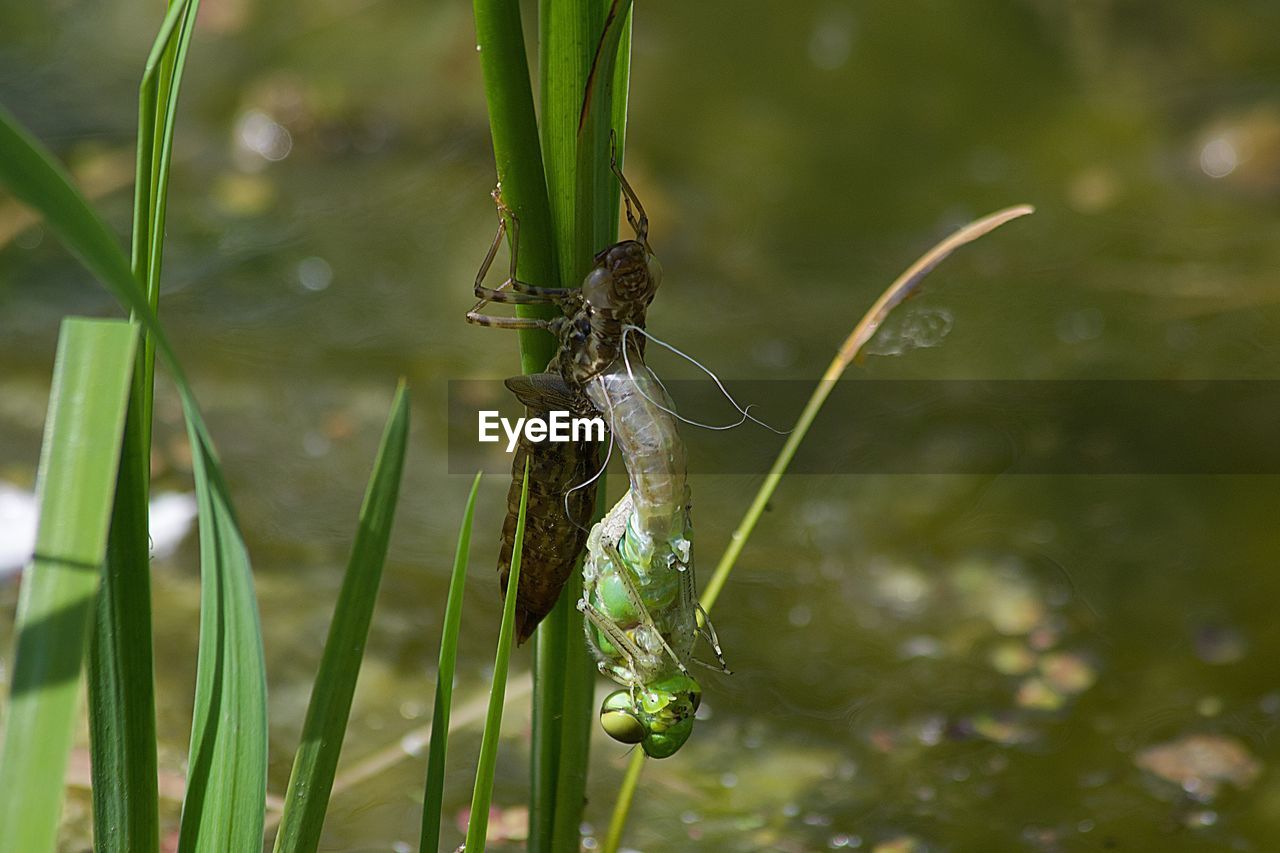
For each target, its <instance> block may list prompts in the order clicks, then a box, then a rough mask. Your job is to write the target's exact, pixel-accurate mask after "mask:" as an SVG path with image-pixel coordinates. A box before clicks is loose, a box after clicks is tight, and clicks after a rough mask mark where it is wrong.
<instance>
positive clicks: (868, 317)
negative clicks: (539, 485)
mask: <svg viewBox="0 0 1280 853" xmlns="http://www.w3.org/2000/svg"><path fill="white" fill-rule="evenodd" d="M1032 212H1034V208H1032V207H1031V206H1029V205H1017V206H1015V207H1009V208H1005V209H1004V210H999V211H996V212H995V213H992V214H990V215H989V216H984V217H983V218H981V219H978V220H976V221H974V222H971V223H969V224H968V225H966V226H964V227H963V228H961V229H959V230H958V231H956V232H955V233H953V234H952V235H951V236H949V237H947V238H946V239H944V240H943V241H942V242H940V243H938V244H937V245H936V246H934V247H933V248H932V249H930V250H929V251H927V252H925V253H924V254H923V255H921V256H920V258H918V259H917V260H916V262H915V263H913V264H912V265H911V266H910V267H908V268H907V269H906V270H905V271H904V272H903V273H902V275H900V276H898V278H897V279H896V280H895V281H894V282H893V284H891V285H889V287H888V288H887V289H886V290H885V291H884V293H882V294H880V298H879V299H877V300H876V301H875V304H873V305H872V306H871V308H870V309H869V310H868V311H867V313H866V314H864V315H863V317H862V319H861V320H859V321H858V324H857V325H856V326H854V327H853V331H851V332H850V333H849V336H848V337H847V338H845V341H844V343H843V344H841V346H840V349H839V350H838V351H837V352H836V355H835V358H833V359H832V360H831V364H829V365H827V369H826V372H825V373H823V375H822V379H820V380H819V381H818V385H817V387H816V388H814V389H813V394H811V395H810V397H809V401H808V402H807V403H806V404H805V407H804V410H803V411H802V412H801V413H800V417H799V418H797V419H796V424H795V426H794V427H792V429H791V433H790V434H789V435H788V436H787V440H786V443H784V444H783V446H782V450H781V451H779V452H778V456H777V458H776V459H774V462H773V465H772V467H770V469H769V473H768V475H766V476H765V479H764V482H763V483H761V484H760V488H759V490H757V492H756V495H755V498H754V499H752V501H751V505H750V506H749V507H747V511H746V513H744V514H743V516H742V521H740V522H739V523H738V526H737V528H736V529H735V530H734V531H733V534H732V535H731V536H730V537H729V544H728V546H727V547H726V548H725V550H724V554H723V555H722V556H721V557H720V562H719V563H717V564H716V568H715V571H714V572H713V573H712V576H711V580H710V581H709V582H708V583H707V585H706V587H705V588H704V590H703V593H702V598H701V604H702V608H703V611H704V612H707V613H709V612H710V611H711V608H712V607H713V606H714V605H715V603H716V599H717V598H719V597H720V592H721V590H723V589H724V585H725V583H726V582H727V581H728V579H729V574H730V572H732V571H733V567H734V566H735V565H736V564H737V562H738V557H739V556H741V554H742V549H743V548H744V547H746V544H747V540H748V539H749V538H751V534H752V532H754V531H755V527H756V524H757V522H759V521H760V517H761V516H762V515H763V514H764V510H765V507H766V506H767V505H768V503H769V500H770V499H771V498H772V497H773V493H774V491H775V490H777V488H778V484H779V483H780V482H782V476H783V475H784V474H785V473H786V471H787V467H788V466H789V465H790V464H791V460H792V459H793V458H795V455H796V451H797V450H799V449H800V443H801V442H803V441H804V438H805V435H806V434H807V433H808V432H809V428H810V427H811V426H812V425H813V421H814V419H815V418H817V416H818V412H819V411H821V409H822V406H823V404H824V403H826V401H827V397H829V396H830V395H831V392H832V390H834V388H835V383H836V381H837V380H839V379H840V377H841V376H842V375H844V372H845V371H846V370H847V369H848V368H849V365H851V364H853V362H854V361H856V360H857V358H858V356H859V354H861V352H862V348H863V347H865V346H866V345H867V343H868V342H869V341H870V340H871V339H872V338H873V337H874V336H875V333H876V332H877V331H878V330H879V328H880V326H881V325H882V324H883V323H884V321H885V318H887V317H888V316H889V313H890V312H891V311H893V309H894V308H896V307H897V306H898V305H900V304H902V302H903V301H904V300H905V299H907V298H908V297H909V296H911V295H912V294H913V293H915V291H916V290H917V289H918V288H919V286H920V283H921V282H922V281H923V280H924V277H925V276H926V275H928V274H929V273H930V272H931V271H932V270H933V269H934V267H936V266H937V265H938V264H940V263H942V261H943V260H945V259H946V258H947V256H948V255H950V254H951V253H952V252H954V251H955V250H956V249H958V248H960V247H961V246H964V245H966V244H968V243H972V242H973V241H974V240H977V239H978V238H979V237H982V236H983V235H985V234H989V233H990V232H992V231H994V230H995V229H997V228H999V227H1000V226H1001V225H1004V224H1005V223H1006V222H1009V221H1011V220H1013V219H1017V218H1019V217H1022V216H1026V215H1028V214H1030V213H1032ZM698 618H699V622H701V621H702V619H703V616H702V614H699V617H698ZM644 763H645V755H644V753H643V752H640V751H638V750H637V751H636V752H635V753H634V754H633V755H632V757H631V761H630V763H629V764H628V765H627V773H626V777H625V782H624V784H623V786H622V788H621V790H620V791H619V792H618V800H617V802H616V803H615V804H614V810H613V816H612V817H611V818H610V821H609V832H608V835H607V836H606V838H605V844H604V847H603V850H604V853H617V850H618V845H619V844H620V843H621V841H622V832H623V830H624V829H625V827H626V823H627V817H628V815H629V814H630V812H631V804H632V801H633V799H634V797H635V792H636V788H637V785H638V782H639V778H640V772H641V770H642V769H643V767H644Z"/></svg>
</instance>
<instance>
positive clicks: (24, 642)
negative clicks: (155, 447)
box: [0, 319, 138, 851]
mask: <svg viewBox="0 0 1280 853" xmlns="http://www.w3.org/2000/svg"><path fill="white" fill-rule="evenodd" d="M137 331H138V330H137V327H136V326H135V325H133V324H131V323H125V322H122V321H118V320H114V321H113V320H84V319H69V320H66V321H64V322H63V325H62V334H61V336H60V337H59V340H58V356H57V365H56V368H55V372H54V379H53V388H52V393H51V397H50V403H49V415H48V421H47V423H46V426H45V436H44V447H43V450H42V451H41V459H40V475H39V481H40V482H39V486H38V491H39V499H40V526H39V529H38V531H37V534H36V556H35V558H34V560H33V561H32V562H31V564H30V565H29V566H28V567H27V570H26V572H25V575H24V580H23V587H22V600H21V602H20V604H19V608H18V626H17V653H16V656H15V662H14V672H13V681H12V684H11V685H10V699H9V717H8V721H7V725H6V728H5V739H4V751H3V754H0V850H14V851H26V850H32V851H38V850H53V849H54V847H55V844H56V839H57V829H58V818H59V813H60V811H61V807H62V794H63V777H64V775H65V774H66V768H67V756H68V754H69V753H70V750H71V739H72V735H73V732H74V726H75V721H76V716H77V715H76V711H77V706H78V700H79V686H80V668H81V662H82V659H83V656H84V648H85V635H86V633H87V631H88V625H89V615H90V613H91V612H92V609H93V598H94V593H95V591H96V589H97V586H98V578H99V572H100V569H101V566H102V561H103V558H104V556H105V553H106V547H107V528H108V522H109V519H110V513H111V503H112V497H113V493H114V486H115V478H116V470H117V465H118V463H119V459H120V442H121V438H122V436H123V432H124V422H125V411H126V407H127V403H128V397H129V383H130V379H131V377H132V374H133V359H134V353H135V350H136V346H137Z"/></svg>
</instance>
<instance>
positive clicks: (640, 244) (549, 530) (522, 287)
mask: <svg viewBox="0 0 1280 853" xmlns="http://www.w3.org/2000/svg"><path fill="white" fill-rule="evenodd" d="M611 166H612V169H613V173H614V175H616V176H617V178H618V183H619V185H620V186H621V188H622V192H623V197H624V198H625V200H626V211H627V221H628V222H629V223H630V224H631V227H632V228H633V229H634V231H635V239H633V240H623V241H620V242H618V243H615V244H614V245H612V246H609V247H608V248H606V249H604V250H603V251H601V252H600V253H599V254H597V255H596V256H595V262H594V265H593V266H592V269H591V272H590V273H589V274H588V275H587V277H586V279H585V281H584V282H583V284H582V287H581V288H561V287H539V286H536V285H532V284H528V283H526V282H523V281H520V280H519V279H518V278H517V276H516V263H517V259H518V253H519V245H520V241H519V236H520V230H519V229H520V223H519V221H518V220H517V219H516V217H515V216H514V215H513V213H512V211H511V210H510V209H509V208H508V207H507V206H506V205H505V204H504V203H503V201H502V196H501V192H500V189H499V190H494V192H493V199H494V202H495V203H496V204H497V208H498V231H497V234H496V235H495V236H494V238H493V243H492V244H491V245H490V246H489V251H488V253H487V254H486V255H485V258H484V262H483V263H482V264H481V265H480V271H479V273H478V274H477V275H476V282H475V294H476V297H477V298H478V299H479V300H480V301H479V302H478V303H477V304H476V305H475V307H474V308H472V310H471V311H470V312H468V313H467V321H468V322H470V323H475V324H477V325H481V326H492V327H496V328H503V329H546V330H547V331H549V332H551V333H552V334H553V335H555V336H556V338H557V340H558V341H559V347H558V349H557V350H556V354H555V356H554V357H553V358H552V359H551V362H550V363H549V364H548V365H547V370H546V371H545V372H543V373H538V374H534V375H531V376H517V377H513V378H511V379H508V380H507V383H506V384H507V387H508V388H510V389H511V390H512V391H513V392H514V393H515V394H516V396H517V397H518V398H519V399H520V401H521V402H523V403H524V404H525V406H526V408H527V409H529V413H530V414H538V413H543V412H547V411H550V410H553V409H561V410H565V411H569V412H572V413H576V414H584V413H590V414H595V413H596V409H595V407H594V406H593V404H592V402H591V400H590V399H589V398H588V397H587V396H586V393H585V387H586V385H587V383H589V382H590V381H591V380H592V379H593V378H595V377H596V376H597V375H599V374H600V373H601V372H602V371H604V370H606V369H607V368H608V367H609V366H610V365H612V364H614V362H615V361H617V359H618V354H619V353H620V352H621V349H622V344H623V340H624V338H626V337H627V330H628V329H631V328H635V329H643V328H644V322H645V312H646V311H647V309H648V307H649V303H651V302H652V301H653V297H654V293H655V292H656V291H657V288H658V283H659V282H660V281H661V278H662V271H661V267H660V266H659V264H658V261H657V259H656V258H655V257H654V256H653V252H652V250H651V249H650V248H649V241H648V235H649V220H648V217H647V216H646V215H645V212H644V208H643V207H642V206H641V204H640V201H639V199H638V198H636V195H635V192H634V191H633V190H632V189H631V185H630V184H629V183H627V179H626V178H625V177H624V176H623V174H622V170H621V169H620V168H619V167H618V164H617V158H616V156H614V157H613V158H611ZM508 223H510V226H508ZM508 227H510V229H511V241H510V242H511V266H510V272H509V274H508V276H507V280H506V281H504V282H503V283H502V284H500V285H498V287H496V288H489V287H486V286H485V285H484V280H485V278H486V277H487V275H488V273H489V270H490V268H491V267H492V265H493V261H494V257H495V256H496V255H497V252H498V249H499V247H500V246H501V245H502V241H503V238H504V237H505V236H506V234H507V229H508ZM489 302H501V303H510V304H522V305H530V304H538V303H541V304H547V303H551V304H554V305H556V306H557V307H559V308H560V310H561V313H562V316H560V317H556V318H554V319H551V320H542V319H537V318H529V317H493V316H488V315H485V314H481V313H479V312H480V309H481V308H483V307H484V305H485V304H487V303H489ZM526 457H527V458H529V459H530V462H531V464H530V477H531V480H530V484H529V485H530V490H529V507H528V512H527V522H526V523H527V525H528V526H529V531H530V532H529V535H528V536H526V538H525V543H526V544H525V553H524V555H523V559H522V563H521V565H522V569H521V572H520V586H519V589H518V590H517V591H516V596H517V601H516V619H517V626H516V633H517V639H518V641H519V642H521V643H523V642H524V641H525V640H526V639H528V638H529V636H530V635H531V634H532V633H533V630H534V628H536V627H537V625H538V623H539V622H541V621H542V619H543V617H545V616H546V615H547V614H548V613H550V612H551V608H552V607H554V606H555V603H556V601H557V599H558V598H559V596H560V592H561V590H562V589H563V587H564V584H565V583H566V582H567V581H568V579H569V575H570V574H571V573H572V572H573V567H574V564H575V562H576V561H577V558H578V556H579V554H581V553H582V548H583V545H584V544H585V541H586V538H587V528H586V526H585V524H586V522H587V520H588V519H590V518H591V513H592V510H593V508H594V506H595V493H596V488H595V485H594V479H593V478H594V475H595V473H596V469H597V467H598V464H599V448H598V446H597V445H596V444H594V443H591V442H588V441H583V442H565V443H540V444H534V443H532V442H528V441H526V440H525V439H523V438H522V439H521V443H520V446H519V448H518V451H517V453H516V455H515V459H514V460H513V462H514V464H513V467H512V482H511V488H510V490H509V491H508V494H507V506H508V513H507V518H506V522H505V523H504V524H503V541H502V548H501V551H500V554H499V558H498V572H499V576H500V579H501V584H502V589H503V593H504V595H505V593H506V587H507V578H508V576H509V574H510V568H511V556H512V554H511V552H512V548H513V542H514V539H515V517H516V512H517V510H518V508H519V504H520V490H521V487H522V485H523V478H524V460H525V458H526Z"/></svg>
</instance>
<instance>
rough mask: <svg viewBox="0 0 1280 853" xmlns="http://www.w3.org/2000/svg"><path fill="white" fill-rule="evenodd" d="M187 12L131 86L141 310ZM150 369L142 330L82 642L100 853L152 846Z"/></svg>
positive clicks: (137, 851)
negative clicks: (103, 555) (91, 611)
mask: <svg viewBox="0 0 1280 853" xmlns="http://www.w3.org/2000/svg"><path fill="white" fill-rule="evenodd" d="M195 11H196V3H195V2H194V0H192V2H187V0H178V2H175V3H173V4H172V5H171V6H170V7H169V10H168V13H167V14H166V15H165V18H164V21H163V23H162V24H161V27H160V32H159V34H158V35H157V36H156V39H155V42H154V44H153V45H152V49H151V53H150V55H149V57H148V60H147V64H146V68H145V70H144V72H143V75H142V81H141V83H140V84H139V87H138V141H137V174H136V181H135V192H134V220H133V244H132V253H131V261H130V267H131V269H132V271H133V273H134V276H135V277H136V278H137V279H138V280H139V281H140V282H143V286H144V290H145V293H146V297H147V300H148V302H149V303H150V305H151V307H152V308H153V309H155V308H157V306H158V304H159V295H160V264H159V260H160V254H161V249H162V247H163V245H164V199H165V195H166V192H167V187H168V179H169V163H170V158H169V153H170V151H171V150H172V147H173V127H174V122H175V118H176V106H177V90H178V85H179V81H180V79H181V74H182V68H183V65H184V59H185V48H186V45H187V44H188V43H189V40H190V35H191V31H192V30H193V29H194V26H195ZM157 133H158V134H159V135H157ZM154 373H155V344H154V342H153V341H152V339H151V337H150V336H149V335H144V336H143V339H142V347H141V352H140V353H139V357H138V359H137V360H136V362H135V365H134V380H133V393H132V394H131V396H130V401H129V414H128V418H127V420H126V426H125V439H124V450H123V455H122V458H121V461H120V476H119V479H118V481H117V484H116V498H115V510H114V512H113V513H112V518H111V535H110V539H109V541H108V545H107V561H106V566H105V571H104V573H103V583H102V587H101V590H100V591H99V595H98V600H97V613H96V618H95V619H94V629H93V634H92V635H91V642H90V649H89V668H88V672H89V724H90V749H91V752H92V762H91V768H92V773H93V821H94V843H95V845H96V847H97V849H98V850H101V851H104V853H148V852H149V851H150V852H151V853H154V851H156V850H158V849H159V845H160V835H159V833H160V823H159V810H158V800H157V761H156V722H155V717H156V715H155V674H154V673H155V664H154V655H153V649H152V638H151V560H150V553H149V552H150V542H149V538H148V511H147V501H148V497H149V494H150V485H151V483H150V481H151V466H150V455H151V454H150V451H151V412H152V399H153V386H154Z"/></svg>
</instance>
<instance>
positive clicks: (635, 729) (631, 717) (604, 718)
mask: <svg viewBox="0 0 1280 853" xmlns="http://www.w3.org/2000/svg"><path fill="white" fill-rule="evenodd" d="M629 706H630V698H629V697H628V696H627V693H626V691H625V690H619V691H616V692H614V693H611V694H609V696H608V697H607V698H606V699H605V700H604V704H603V705H601V706H600V727H601V728H602V729H604V731H605V734H607V735H608V736H609V737H611V738H613V739H614V740H616V741H620V742H622V743H640V742H641V741H642V740H644V739H645V737H646V736H647V735H648V734H649V732H648V731H647V730H646V729H645V727H644V723H642V722H640V719H639V718H638V717H637V716H636V715H635V714H634V713H633V712H632V711H631V710H630V707H629Z"/></svg>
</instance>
